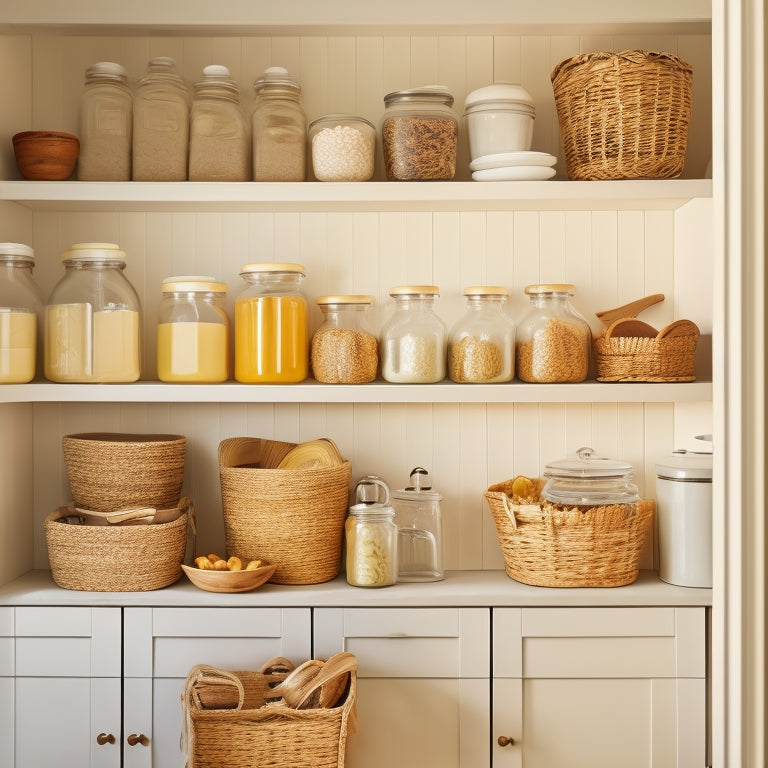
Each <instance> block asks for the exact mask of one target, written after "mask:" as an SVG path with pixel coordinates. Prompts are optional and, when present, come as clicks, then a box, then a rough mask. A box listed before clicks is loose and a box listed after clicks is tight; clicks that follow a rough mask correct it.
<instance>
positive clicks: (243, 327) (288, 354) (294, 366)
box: [235, 263, 309, 384]
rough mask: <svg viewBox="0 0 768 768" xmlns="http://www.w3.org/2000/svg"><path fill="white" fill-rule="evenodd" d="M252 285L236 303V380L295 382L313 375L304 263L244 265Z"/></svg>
mask: <svg viewBox="0 0 768 768" xmlns="http://www.w3.org/2000/svg"><path fill="white" fill-rule="evenodd" d="M240 277H242V278H243V280H245V282H246V283H248V287H247V288H246V289H245V290H244V291H243V292H242V293H241V294H240V295H239V296H238V297H237V299H236V301H235V378H236V379H237V380H238V381H239V382H242V383H245V384H293V383H296V382H299V381H304V379H306V378H307V375H308V373H309V339H308V335H307V334H308V332H307V302H306V299H305V298H304V296H303V294H302V293H301V289H300V286H301V282H302V280H303V279H304V277H305V274H304V267H303V266H302V265H301V264H292V263H260V264H245V265H244V266H243V267H242V270H241V272H240Z"/></svg>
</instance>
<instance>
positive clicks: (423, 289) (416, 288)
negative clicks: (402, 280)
mask: <svg viewBox="0 0 768 768" xmlns="http://www.w3.org/2000/svg"><path fill="white" fill-rule="evenodd" d="M419 294H422V295H424V294H427V295H431V296H439V295H440V289H439V288H438V287H437V286H436V285H396V286H395V287H394V288H390V289H389V295H390V296H415V295H419Z"/></svg>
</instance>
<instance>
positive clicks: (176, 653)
mask: <svg viewBox="0 0 768 768" xmlns="http://www.w3.org/2000/svg"><path fill="white" fill-rule="evenodd" d="M311 641H312V629H311V611H310V609H309V608H290V609H281V608H126V609H125V627H124V649H125V650H124V655H125V667H124V675H125V680H124V707H125V712H124V720H123V722H124V727H125V733H124V738H125V746H124V763H123V765H124V767H125V768H153V767H154V768H157V766H160V768H183V766H184V763H185V760H186V756H185V754H184V753H183V752H182V750H181V748H180V737H181V726H182V709H181V694H182V691H183V689H184V681H185V680H186V677H187V673H188V672H189V670H190V669H191V668H192V667H194V666H195V665H196V664H210V665H213V666H216V667H221V668H222V669H228V670H258V669H260V668H261V667H262V666H263V664H264V663H265V662H266V661H267V660H269V659H270V658H272V657H273V656H285V657H287V658H289V659H291V661H293V662H294V663H296V664H297V665H298V664H299V663H301V662H303V661H306V660H307V659H308V658H310V655H311Z"/></svg>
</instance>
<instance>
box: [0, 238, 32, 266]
mask: <svg viewBox="0 0 768 768" xmlns="http://www.w3.org/2000/svg"><path fill="white" fill-rule="evenodd" d="M0 261H27V262H29V263H30V264H34V262H35V252H34V251H33V250H32V247H31V246H29V245H25V244H24V243H0Z"/></svg>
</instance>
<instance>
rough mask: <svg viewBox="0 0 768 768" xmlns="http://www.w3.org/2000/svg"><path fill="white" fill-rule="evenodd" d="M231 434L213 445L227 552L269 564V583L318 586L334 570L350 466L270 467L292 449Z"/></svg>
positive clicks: (337, 563) (338, 559) (336, 570)
mask: <svg viewBox="0 0 768 768" xmlns="http://www.w3.org/2000/svg"><path fill="white" fill-rule="evenodd" d="M295 445H296V444H295V443H283V442H279V441H275V440H264V439H261V438H244V437H233V438H229V439H227V440H223V441H222V442H221V443H220V445H219V473H220V478H221V497H222V504H223V514H224V532H225V536H226V542H227V551H228V552H229V553H234V554H236V555H237V556H238V557H240V558H242V559H257V558H263V559H265V560H268V561H269V562H270V563H274V564H275V565H276V566H277V567H276V569H275V572H274V574H272V577H271V578H270V581H271V582H272V583H275V584H320V583H322V582H325V581H330V579H333V578H335V577H336V576H337V575H338V573H339V571H340V570H341V549H342V543H343V540H344V520H345V518H346V514H347V507H348V504H349V484H350V480H351V477H352V467H351V464H350V462H349V461H344V462H343V463H342V464H340V465H338V466H335V467H318V468H309V469H277V468H276V467H277V464H279V463H280V460H281V459H282V458H283V457H284V456H285V455H286V454H287V453H288V451H290V450H291V449H292V448H294V447H295Z"/></svg>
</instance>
